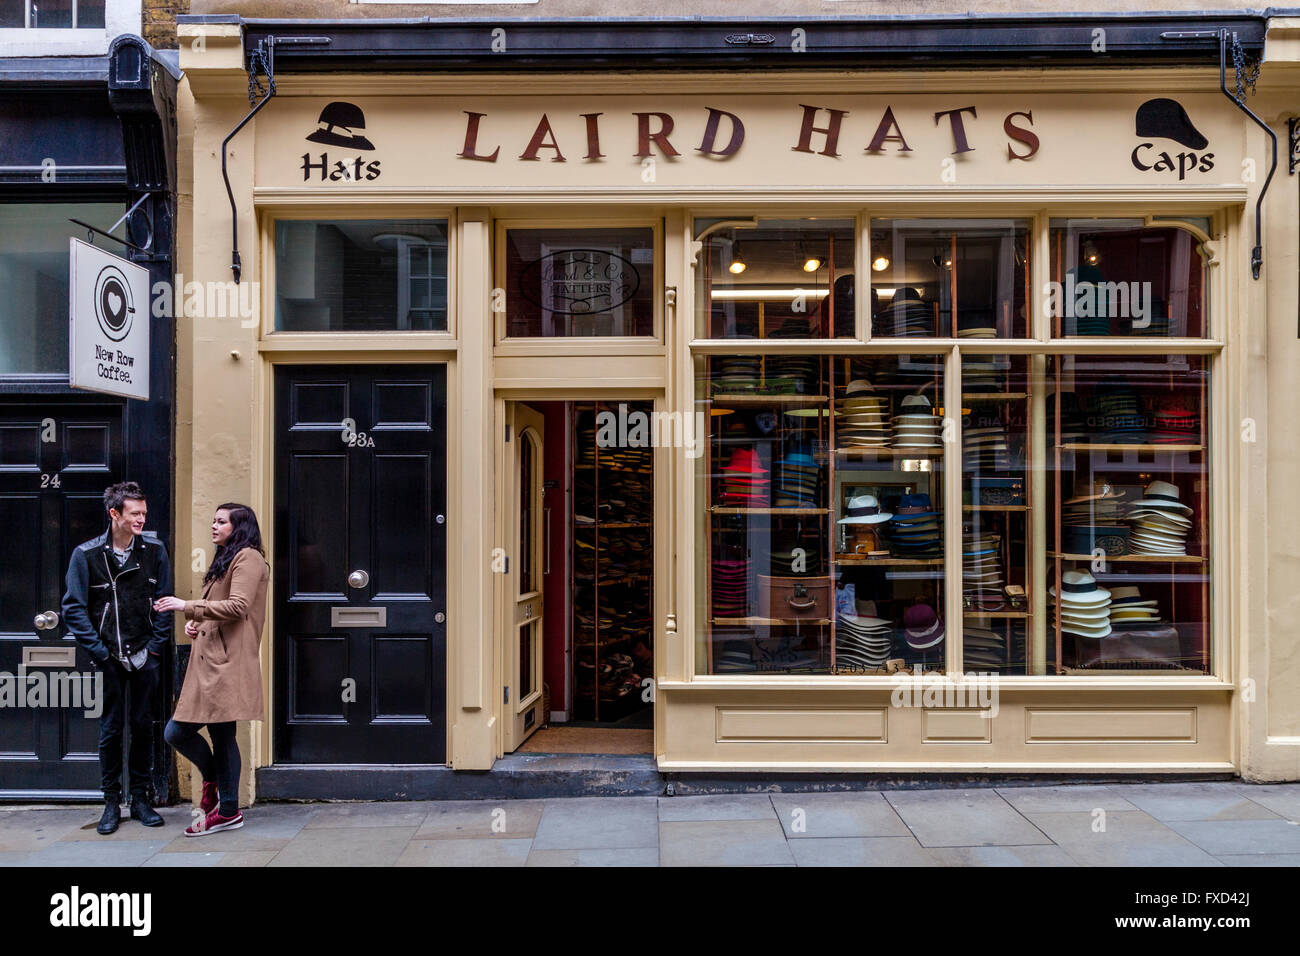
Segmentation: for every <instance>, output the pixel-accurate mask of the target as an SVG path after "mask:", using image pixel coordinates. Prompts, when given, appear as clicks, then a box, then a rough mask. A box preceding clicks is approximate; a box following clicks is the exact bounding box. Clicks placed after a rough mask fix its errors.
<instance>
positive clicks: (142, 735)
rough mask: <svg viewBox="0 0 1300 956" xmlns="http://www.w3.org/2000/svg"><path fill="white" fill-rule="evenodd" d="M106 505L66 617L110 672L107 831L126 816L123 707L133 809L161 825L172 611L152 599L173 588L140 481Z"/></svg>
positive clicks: (79, 561)
mask: <svg viewBox="0 0 1300 956" xmlns="http://www.w3.org/2000/svg"><path fill="white" fill-rule="evenodd" d="M104 508H105V509H106V510H107V511H108V530H107V531H106V532H104V533H103V534H101V535H100V536H99V537H98V538H93V539H91V540H90V541H87V542H85V543H84V544H82V545H80V546H79V547H78V548H77V550H76V551H74V552H73V553H72V560H71V561H70V562H68V581H67V585H68V590H67V593H66V594H64V596H63V619H64V621H65V622H66V624H67V627H68V632H69V633H70V634H71V635H72V636H73V637H75V638H76V640H77V643H78V644H80V645H81V646H82V647H84V648H85V649H86V651H87V652H89V654H90V656H91V657H92V658H93V659H94V661H95V664H96V666H98V667H99V669H100V670H101V671H102V672H103V674H104V690H103V697H104V712H103V714H102V716H101V717H100V719H99V770H100V776H101V786H102V787H103V790H104V815H103V816H102V817H101V818H100V821H99V826H98V827H97V828H96V829H97V830H98V831H99V832H100V833H103V834H109V833H112V832H113V831H114V830H116V829H117V826H118V823H119V822H121V819H122V811H121V807H120V804H121V801H122V725H123V722H124V721H123V715H124V714H130V722H131V754H130V757H129V761H128V763H129V770H128V777H129V784H130V789H131V816H132V817H134V818H135V819H137V820H139V821H140V822H141V823H143V824H144V825H145V826H147V827H160V826H162V825H163V818H162V817H161V816H160V815H159V814H158V812H157V811H156V810H154V808H153V807H152V806H151V805H150V803H149V781H150V774H151V771H152V770H153V716H154V706H155V703H156V700H157V697H158V687H159V684H160V678H161V675H162V664H161V662H162V657H163V651H164V650H165V649H166V647H167V643H168V642H169V641H170V640H171V636H172V615H171V612H167V613H164V614H156V613H154V610H153V603H154V601H155V600H157V599H158V598H160V597H162V596H163V595H167V594H170V593H171V591H172V572H171V563H170V562H169V561H168V559H167V549H166V548H164V547H163V545H162V542H160V541H159V540H158V539H157V538H156V537H154V536H153V535H148V536H146V535H144V534H143V531H144V522H145V517H146V516H147V514H148V508H147V507H146V505H145V500H144V492H143V491H141V490H140V486H139V485H137V484H136V483H135V482H133V481H124V482H121V483H120V484H116V485H113V486H112V487H110V488H107V489H106V490H105V491H104ZM128 697H129V698H130V701H129V703H128V700H127V698H128Z"/></svg>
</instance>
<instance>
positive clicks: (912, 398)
mask: <svg viewBox="0 0 1300 956" xmlns="http://www.w3.org/2000/svg"><path fill="white" fill-rule="evenodd" d="M893 427H894V447H895V448H941V447H942V446H943V442H942V441H941V440H940V439H941V437H942V435H943V422H941V421H940V420H939V419H938V418H936V417H935V416H934V413H933V411H932V409H931V407H930V400H929V399H928V398H926V397H925V396H924V395H908V396H907V397H906V398H904V399H903V401H902V403H901V404H900V406H899V409H898V414H897V415H895V416H894V419H893Z"/></svg>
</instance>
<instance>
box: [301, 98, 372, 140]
mask: <svg viewBox="0 0 1300 956" xmlns="http://www.w3.org/2000/svg"><path fill="white" fill-rule="evenodd" d="M317 122H318V123H319V124H320V129H318V130H316V131H315V132H314V133H311V134H310V135H308V136H307V141H308V142H309V143H320V144H322V145H324V146H342V147H344V148H346V149H374V148H375V146H374V144H373V143H372V142H370V140H368V139H366V138H365V137H364V136H362V135H361V134H360V133H356V132H353V131H354V130H360V129H365V128H366V116H365V114H364V113H362V112H361V107H359V106H356V105H355V104H352V103H345V102H343V101H341V100H336V101H335V102H333V103H329V104H327V105H326V107H325V108H324V109H323V110H321V111H320V119H319V120H317Z"/></svg>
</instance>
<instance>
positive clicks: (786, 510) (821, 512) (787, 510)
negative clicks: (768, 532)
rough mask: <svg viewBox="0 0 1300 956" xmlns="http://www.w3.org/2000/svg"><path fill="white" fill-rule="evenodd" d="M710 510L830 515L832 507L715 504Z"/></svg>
mask: <svg viewBox="0 0 1300 956" xmlns="http://www.w3.org/2000/svg"><path fill="white" fill-rule="evenodd" d="M709 511H710V512H711V513H713V514H715V515H828V514H830V513H831V509H830V508H729V507H727V506H726V505H713V506H711V507H710V508H709Z"/></svg>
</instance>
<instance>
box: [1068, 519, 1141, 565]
mask: <svg viewBox="0 0 1300 956" xmlns="http://www.w3.org/2000/svg"><path fill="white" fill-rule="evenodd" d="M1128 533H1129V527H1128V525H1123V524H1106V525H1102V524H1075V525H1066V526H1065V527H1064V528H1062V529H1061V538H1062V541H1063V543H1064V545H1065V552H1066V554H1092V553H1093V552H1094V551H1095V550H1096V549H1098V548H1100V549H1101V551H1102V553H1103V554H1105V555H1106V556H1107V557H1110V558H1114V557H1117V556H1119V555H1121V554H1128Z"/></svg>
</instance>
